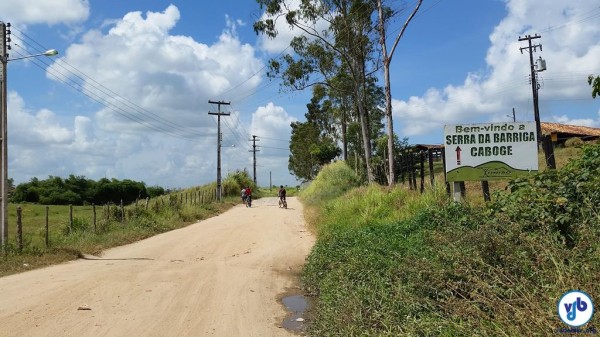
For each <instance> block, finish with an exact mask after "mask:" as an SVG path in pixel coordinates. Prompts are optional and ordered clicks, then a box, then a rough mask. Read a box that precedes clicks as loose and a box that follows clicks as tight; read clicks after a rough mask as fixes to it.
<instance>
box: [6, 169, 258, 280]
mask: <svg viewBox="0 0 600 337" xmlns="http://www.w3.org/2000/svg"><path fill="white" fill-rule="evenodd" d="M222 184H223V202H216V201H215V190H216V183H211V184H208V185H204V186H200V187H194V188H190V189H186V190H180V191H175V192H171V193H169V194H167V195H162V196H158V197H155V198H151V199H149V200H148V203H147V204H146V200H138V201H135V202H133V203H131V204H129V205H126V206H124V207H123V208H121V207H120V205H115V204H105V205H100V206H97V207H96V226H94V222H93V208H92V206H91V205H86V206H76V207H73V217H72V223H70V217H69V206H64V205H51V206H48V213H49V214H48V219H49V221H48V223H49V225H48V229H49V230H48V232H49V236H48V238H49V240H48V243H49V244H48V246H46V242H45V240H46V228H45V227H46V206H44V205H40V204H38V203H20V204H9V241H8V243H7V244H6V245H5V247H4V249H3V250H0V277H1V276H6V275H9V274H14V273H18V272H22V271H26V270H30V269H34V268H40V267H44V266H48V265H52V264H56V263H60V262H64V261H68V260H73V259H77V258H80V257H84V256H85V255H88V254H89V255H98V254H101V253H102V251H103V250H106V249H108V248H111V247H116V246H120V245H124V244H128V243H131V242H135V241H138V240H141V239H145V238H148V237H150V236H153V235H156V234H159V233H163V232H167V231H170V230H173V229H177V228H181V227H184V226H187V225H189V224H192V223H195V222H197V221H199V220H202V219H206V218H209V217H212V216H215V215H217V214H219V213H222V212H223V211H225V210H227V209H229V208H231V207H232V206H234V205H236V204H238V203H239V202H240V191H241V188H242V186H251V187H253V189H254V190H255V193H254V196H255V198H258V197H260V196H261V195H262V193H263V192H262V191H260V190H259V191H256V188H254V185H253V183H252V179H251V178H250V176H249V175H248V173H247V172H246V171H236V172H233V173H231V174H229V175H228V176H227V177H226V178H225V179H223V182H222ZM112 197H113V198H114V200H120V199H119V194H118V193H116V192H115V193H114V195H112ZM109 200H112V199H109ZM17 207H20V208H21V210H22V224H23V245H22V249H21V248H20V247H19V245H18V243H17V239H16V237H17V233H16V232H17V230H16V213H17V212H16V209H17Z"/></svg>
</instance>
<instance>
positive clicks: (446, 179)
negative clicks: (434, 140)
mask: <svg viewBox="0 0 600 337" xmlns="http://www.w3.org/2000/svg"><path fill="white" fill-rule="evenodd" d="M442 166H443V167H444V168H443V169H444V182H445V184H446V193H447V194H448V196H450V194H451V193H450V183H449V182H448V178H447V177H446V148H445V147H443V148H442Z"/></svg>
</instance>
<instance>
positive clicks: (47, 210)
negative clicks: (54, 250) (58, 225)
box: [46, 206, 50, 248]
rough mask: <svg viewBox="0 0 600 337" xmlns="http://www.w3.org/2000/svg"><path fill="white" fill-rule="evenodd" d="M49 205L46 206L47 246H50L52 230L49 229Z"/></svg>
mask: <svg viewBox="0 0 600 337" xmlns="http://www.w3.org/2000/svg"><path fill="white" fill-rule="evenodd" d="M49 209H50V207H49V206H46V248H48V247H50V231H49V226H48V213H49Z"/></svg>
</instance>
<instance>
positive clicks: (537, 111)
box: [519, 34, 542, 146]
mask: <svg viewBox="0 0 600 337" xmlns="http://www.w3.org/2000/svg"><path fill="white" fill-rule="evenodd" d="M539 38H541V36H539V35H537V34H535V35H534V36H531V35H525V37H520V36H519V41H527V42H528V43H529V45H528V46H527V47H521V48H520V50H521V54H523V50H524V49H526V50H527V51H528V52H529V66H530V69H531V91H532V92H533V116H534V118H535V129H536V132H537V143H538V146H539V144H540V142H541V140H542V126H541V123H540V108H539V106H538V89H539V87H538V82H537V75H536V71H535V65H534V64H533V52H535V51H537V48H538V47H539V48H540V51H542V45H541V44H535V45H532V44H531V40H535V39H539Z"/></svg>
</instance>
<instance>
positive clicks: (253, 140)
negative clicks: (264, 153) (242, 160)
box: [248, 135, 260, 186]
mask: <svg viewBox="0 0 600 337" xmlns="http://www.w3.org/2000/svg"><path fill="white" fill-rule="evenodd" d="M256 137H258V136H255V135H252V139H250V141H251V142H252V150H248V152H253V155H254V186H258V185H257V184H256V152H258V151H260V150H257V149H256V142H257V141H260V139H256Z"/></svg>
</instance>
